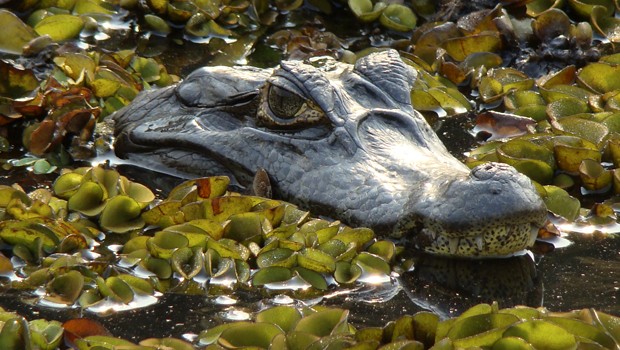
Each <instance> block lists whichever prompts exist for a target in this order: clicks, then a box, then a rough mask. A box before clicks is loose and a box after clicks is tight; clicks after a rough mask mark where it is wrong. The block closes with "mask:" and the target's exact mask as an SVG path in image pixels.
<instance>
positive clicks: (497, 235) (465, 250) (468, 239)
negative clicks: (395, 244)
mask: <svg viewBox="0 0 620 350" xmlns="http://www.w3.org/2000/svg"><path fill="white" fill-rule="evenodd" d="M540 227H541V224H540V223H538V222H537V223H534V222H532V223H527V222H525V223H516V224H506V225H496V226H492V225H488V226H486V227H481V228H472V229H469V230H467V231H460V232H458V234H457V233H452V232H445V231H442V230H441V228H440V227H439V226H438V225H433V224H428V223H427V225H425V226H424V228H422V229H421V230H420V233H419V234H417V235H416V236H415V237H414V244H415V245H416V246H417V248H419V249H421V250H423V251H425V252H427V253H431V254H436V255H444V256H452V257H455V256H456V257H467V258H476V257H480V258H484V257H502V256H508V255H512V254H514V253H515V252H519V251H522V250H524V249H526V248H528V247H531V246H532V245H533V244H534V242H535V241H536V237H537V236H538V230H539V228H540Z"/></svg>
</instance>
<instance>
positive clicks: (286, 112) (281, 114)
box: [267, 85, 306, 119]
mask: <svg viewBox="0 0 620 350" xmlns="http://www.w3.org/2000/svg"><path fill="white" fill-rule="evenodd" d="M268 89H269V91H268V92H267V103H268V104H269V109H270V110H271V112H273V114H274V115H275V116H276V117H278V118H282V119H292V118H295V115H296V114H297V112H299V110H300V109H301V108H302V107H303V105H304V103H305V102H306V100H305V99H304V98H303V97H301V96H299V95H297V94H294V93H292V92H290V91H288V90H285V89H282V88H279V87H277V86H275V85H270V86H269V88H268Z"/></svg>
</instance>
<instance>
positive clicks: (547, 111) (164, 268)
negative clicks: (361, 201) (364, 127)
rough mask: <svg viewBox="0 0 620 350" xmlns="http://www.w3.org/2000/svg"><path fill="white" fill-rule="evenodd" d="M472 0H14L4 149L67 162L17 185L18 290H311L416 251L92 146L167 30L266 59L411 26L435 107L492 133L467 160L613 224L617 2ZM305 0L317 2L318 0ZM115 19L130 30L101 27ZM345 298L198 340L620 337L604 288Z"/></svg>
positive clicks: (34, 342) (372, 39)
mask: <svg viewBox="0 0 620 350" xmlns="http://www.w3.org/2000/svg"><path fill="white" fill-rule="evenodd" d="M475 3H476V4H480V6H481V7H480V8H479V10H480V11H477V12H473V13H460V12H459V11H460V10H462V9H468V10H471V9H470V8H468V7H467V6H465V5H464V4H463V2H461V1H440V2H437V3H433V2H430V1H424V0H413V1H411V2H410V3H409V2H408V3H406V4H402V5H401V4H395V3H391V2H382V1H370V0H349V1H348V2H344V1H328V0H308V1H306V2H304V1H301V0H278V1H266V0H256V1H245V0H232V1H231V0H185V1H181V0H144V1H138V0H133V1H132V0H28V1H10V0H8V1H7V0H5V1H0V4H1V5H2V6H3V7H4V8H2V9H0V23H3V24H4V26H5V31H4V32H3V34H2V36H1V37H0V51H1V52H3V53H4V54H2V59H1V60H0V151H2V152H3V157H4V158H7V157H9V156H8V155H10V157H14V159H4V160H3V163H2V166H3V168H4V169H5V170H6V171H7V172H20V171H21V172H30V173H35V174H46V173H52V174H54V175H53V176H54V177H53V180H49V179H50V178H46V179H48V180H45V179H44V178H40V181H41V183H37V184H36V185H34V186H32V185H29V186H26V187H27V189H26V190H25V189H24V188H22V186H20V184H19V183H16V184H13V185H12V186H5V185H3V186H0V220H1V221H0V240H1V243H2V246H1V248H2V252H3V253H5V255H0V273H1V274H2V276H3V277H1V279H0V285H2V288H3V290H12V291H20V292H22V293H24V294H26V295H31V296H36V300H37V301H36V303H38V304H39V305H46V306H55V307H66V308H79V309H80V310H86V311H89V312H93V313H95V314H105V313H108V312H111V311H110V310H124V309H131V308H137V307H142V306H146V305H149V304H152V303H156V302H157V300H158V298H159V297H160V296H161V295H162V293H166V292H168V293H170V292H174V293H187V294H200V295H209V296H217V295H228V294H230V293H233V292H235V291H240V290H243V291H247V292H248V293H255V294H257V295H260V296H265V297H270V296H273V295H276V294H280V293H285V294H288V295H290V296H292V297H294V298H298V299H302V300H307V299H310V298H314V297H319V296H324V295H326V294H328V293H332V292H335V291H337V290H340V291H343V290H344V291H346V290H347V289H354V288H358V287H359V286H360V285H364V284H373V283H384V284H390V283H392V281H393V280H394V279H395V278H397V277H398V274H399V273H402V272H404V271H407V270H409V269H411V268H412V266H414V265H415V261H414V260H412V259H409V258H407V257H405V256H404V255H403V254H402V253H403V250H404V249H403V248H402V247H400V246H398V245H397V244H395V243H394V242H392V241H388V240H379V239H377V238H376V237H375V235H374V233H373V232H372V231H371V230H369V229H365V228H350V227H346V226H344V225H341V224H340V223H339V222H330V221H327V220H323V219H319V218H312V217H311V214H310V213H308V212H305V211H302V210H300V209H298V208H296V207H295V206H293V205H291V204H288V203H285V202H282V201H277V200H272V199H266V198H261V197H256V196H249V195H241V194H238V193H235V192H232V191H230V190H229V189H228V179H227V178H225V177H213V178H204V179H195V180H191V181H187V182H184V183H183V184H181V185H179V186H177V187H175V188H174V189H173V190H172V191H171V192H170V193H169V194H168V196H167V198H165V199H164V198H163V197H162V196H158V195H156V194H154V193H153V192H154V190H155V189H153V190H151V189H149V188H147V187H146V186H144V185H142V184H140V183H138V182H135V181H131V180H129V179H128V178H126V177H125V176H122V175H121V174H119V172H117V171H116V170H113V169H110V168H109V167H107V166H94V167H91V166H88V167H84V166H82V164H80V165H78V163H76V161H79V160H89V159H92V158H93V157H95V156H98V155H103V154H105V153H106V152H109V151H110V142H111V132H110V130H109V125H107V124H106V123H105V122H103V121H104V118H105V117H106V116H108V115H110V114H111V113H113V112H114V111H116V110H119V109H120V108H122V107H124V106H126V105H127V104H129V103H130V102H131V100H132V99H133V98H134V97H135V96H136V95H137V94H138V93H139V92H140V91H141V90H143V89H149V88H152V87H157V86H166V85H169V84H172V83H174V82H177V81H178V80H179V79H180V78H179V76H177V75H181V74H180V73H179V71H178V67H171V66H166V65H165V63H164V62H163V60H162V59H161V58H160V57H158V53H161V49H160V48H159V47H158V45H160V43H161V40H165V42H166V43H167V45H171V46H174V45H176V46H174V47H175V48H176V49H179V50H182V49H183V48H184V47H185V46H183V45H186V46H187V45H189V43H191V42H195V43H199V44H200V45H204V46H205V47H207V48H208V49H207V50H208V51H209V52H210V53H214V57H216V56H218V55H219V56H224V57H226V59H227V61H226V62H227V63H234V62H243V61H244V60H245V59H246V58H248V56H249V55H250V53H251V52H252V50H254V53H252V56H255V57H254V59H255V61H256V62H268V63H267V64H271V65H273V64H275V63H276V62H275V61H277V59H279V57H280V56H281V55H285V56H289V57H295V58H304V57H308V56H314V55H325V54H328V55H332V56H335V57H336V58H338V59H341V60H345V61H349V62H351V61H354V60H355V59H356V58H358V57H361V56H362V55H364V54H367V53H368V52H370V51H372V50H378V49H381V48H383V47H393V48H397V49H399V50H400V52H401V56H402V57H403V58H404V59H405V61H406V62H407V63H408V64H409V65H411V66H413V67H414V68H416V69H417V70H418V72H419V76H418V80H417V81H416V83H415V86H414V87H413V89H412V91H411V98H412V101H413V105H414V107H415V108H416V109H417V110H419V111H421V112H422V113H424V114H425V115H426V116H428V118H429V119H431V120H434V119H444V118H468V120H470V122H471V126H472V128H473V133H475V134H476V139H477V141H478V142H479V144H480V146H479V147H478V148H475V149H473V150H471V151H470V152H469V153H468V154H467V155H466V157H465V158H466V159H465V161H466V163H467V164H468V165H470V166H475V165H477V164H479V163H480V162H485V161H501V162H505V163H508V164H511V165H513V166H514V167H515V168H517V169H518V170H519V171H521V172H523V173H525V174H526V175H528V176H530V178H532V179H533V180H534V181H536V182H537V183H538V184H539V185H540V186H539V187H538V188H539V191H540V193H541V196H543V198H544V199H545V202H546V204H547V206H548V208H549V210H550V211H551V212H552V213H553V214H554V215H555V218H556V220H555V221H556V223H563V222H570V223H577V224H579V223H584V224H586V225H591V224H596V225H600V226H598V227H602V230H605V227H607V226H613V225H615V224H616V222H617V214H616V208H617V199H616V195H617V194H620V170H618V169H619V168H620V98H619V96H620V95H619V93H620V74H619V73H620V72H618V69H620V68H619V64H620V56H619V55H620V53H619V52H620V51H619V50H618V48H617V45H618V43H619V42H620V37H618V33H620V30H619V29H620V20H618V19H617V18H616V16H617V13H618V11H620V3H618V1H612V0H589V1H583V0H566V1H562V0H557V1H548V0H533V1H501V2H500V3H499V4H497V6H495V5H496V4H495V3H496V2H494V1H491V2H488V3H489V4H490V5H492V6H488V8H485V7H484V5H485V2H484V1H480V2H475ZM308 13H310V14H312V17H314V16H317V18H314V19H312V20H300V19H299V18H300V17H304V16H306V15H307V14H308ZM334 13H337V14H338V15H343V14H344V15H347V16H348V17H350V18H348V19H347V21H355V23H356V24H355V26H354V27H355V28H356V30H355V31H354V32H351V31H350V30H349V31H343V33H342V37H340V34H338V33H336V34H334V33H332V32H330V31H329V30H331V28H333V27H336V24H334V23H329V19H328V20H325V21H323V20H321V19H318V16H326V17H327V18H329V16H330V15H331V14H334ZM455 18H460V19H459V20H458V21H451V20H452V19H455ZM346 23H353V22H346ZM345 25H346V24H345ZM112 38H114V39H112ZM134 39H135V43H133V41H134ZM108 41H115V42H116V43H119V42H121V43H123V44H120V45H116V46H115V45H111V46H114V48H113V49H110V48H103V47H105V46H106V42H108ZM126 41H128V42H132V43H131V44H129V45H126V44H125V43H124V42H126ZM261 55H262V56H261ZM219 56H218V57H219ZM213 60H214V61H216V62H219V61H217V60H216V59H215V58H214V59H213ZM200 62H202V61H200ZM192 63H195V61H194V62H192ZM178 64H179V65H182V63H180V62H178ZM170 72H174V74H173V73H170ZM22 150H24V152H27V155H26V156H24V155H23V153H24V152H22ZM7 154H8V155H7ZM15 154H18V156H15ZM20 167H27V170H26V169H19V168H20ZM46 181H47V182H46ZM7 185H8V184H7ZM591 202H598V203H597V204H595V205H594V206H592V207H591V208H590V204H589V203H591ZM586 203H588V204H586ZM584 207H587V208H584ZM551 231H552V230H551ZM347 317H348V311H346V310H343V309H334V308H327V307H322V306H316V307H314V308H310V307H306V306H304V307H299V308H295V307H292V306H277V307H274V308H266V309H264V310H261V311H260V312H257V313H256V314H254V315H252V319H253V320H254V321H255V322H250V321H244V322H238V323H231V324H223V325H221V326H217V327H215V328H212V329H209V330H205V331H204V332H203V333H201V334H200V335H198V336H197V337H196V338H195V339H192V340H195V342H194V345H196V346H201V347H208V348H218V349H221V348H236V347H264V348H267V347H270V346H271V347H274V348H275V347H281V348H300V349H307V348H326V347H329V348H332V347H333V348H344V347H358V348H361V349H376V348H378V347H382V348H386V349H387V348H401V347H407V348H413V349H424V348H431V347H432V348H434V349H453V348H465V347H475V346H478V347H484V348H493V349H508V348H510V349H530V348H558V349H564V348H575V347H579V348H593V349H599V348H618V346H619V345H618V343H619V342H620V329H619V328H618V326H617V325H618V323H619V322H620V321H619V320H618V318H616V317H613V316H610V315H607V314H604V313H601V312H597V311H594V310H582V311H576V312H572V313H566V314H557V313H550V312H548V311H546V310H543V309H532V308H520V307H518V308H511V309H502V310H499V309H498V307H497V305H479V306H476V307H474V308H472V309H470V310H468V311H466V312H465V313H464V314H463V315H461V316H459V317H457V318H451V319H447V320H440V319H439V318H438V316H437V315H435V314H432V313H429V312H422V313H418V314H415V315H413V316H403V317H401V318H398V319H397V320H395V321H392V322H389V323H388V324H386V325H385V326H384V327H382V328H380V327H376V328H359V329H357V327H354V326H353V325H352V324H351V323H349V322H348V320H347ZM0 326H1V327H2V328H1V330H0V345H1V346H0V347H2V348H3V349H4V348H7V349H9V348H14V349H18V348H33V349H38V348H41V349H54V348H57V347H59V346H60V345H59V344H60V342H61V341H62V338H63V337H64V341H65V343H67V344H72V345H71V346H74V347H77V348H79V349H112V348H115V347H117V348H124V349H134V348H135V349H146V348H157V347H158V346H159V347H169V348H173V349H190V348H193V345H190V343H188V342H185V341H181V340H174V339H149V340H145V341H144V342H142V343H140V345H135V344H132V343H130V342H127V341H124V340H119V339H115V338H112V337H111V336H109V334H108V333H107V331H105V329H101V328H99V327H100V326H96V325H91V324H90V323H88V321H84V320H70V321H67V322H65V323H64V324H61V323H60V322H57V321H45V320H32V321H30V322H27V321H26V320H25V318H23V317H22V316H20V315H18V314H16V313H13V312H8V311H6V312H0ZM93 329H94V330H93ZM86 330H88V331H86ZM91 330H92V333H89V332H90V331H91ZM63 334H64V335H63ZM551 334H552V336H550V335H551Z"/></svg>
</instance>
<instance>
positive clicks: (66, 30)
mask: <svg viewBox="0 0 620 350" xmlns="http://www.w3.org/2000/svg"><path fill="white" fill-rule="evenodd" d="M83 27H84V21H83V20H82V19H81V18H80V17H78V16H73V15H54V16H50V17H46V18H44V19H43V20H41V21H40V22H39V23H37V25H36V26H35V27H34V30H35V31H36V32H37V33H38V34H39V35H49V36H50V37H51V38H52V39H53V40H54V41H64V40H69V39H73V38H75V37H77V36H78V34H80V32H81V31H82V28H83Z"/></svg>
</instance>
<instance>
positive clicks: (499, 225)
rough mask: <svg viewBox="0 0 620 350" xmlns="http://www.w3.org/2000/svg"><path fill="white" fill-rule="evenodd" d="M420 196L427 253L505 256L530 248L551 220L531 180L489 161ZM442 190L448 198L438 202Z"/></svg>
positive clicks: (420, 238) (417, 204)
mask: <svg viewBox="0 0 620 350" xmlns="http://www.w3.org/2000/svg"><path fill="white" fill-rule="evenodd" d="M429 190H430V192H431V193H434V194H431V195H430V196H427V197H426V198H425V199H421V200H419V201H414V204H413V207H414V210H413V211H414V212H416V214H417V218H418V221H417V231H418V232H419V233H418V235H417V236H416V237H415V238H414V241H415V243H416V244H417V245H418V246H419V247H420V248H422V249H424V250H425V251H427V252H431V253H436V254H440V255H450V256H454V255H457V256H469V257H485V256H503V255H509V254H512V253H514V252H516V251H519V250H523V249H525V248H527V247H530V246H531V245H532V244H533V243H534V241H535V240H536V236H537V234H538V229H539V228H540V227H541V226H542V225H543V224H544V223H545V221H546V219H547V210H546V207H545V204H544V202H543V201H542V199H541V198H540V196H539V195H538V192H537V191H536V188H535V187H534V185H533V184H532V182H531V180H530V179H529V178H528V177H526V176H525V175H523V174H521V173H519V172H518V171H517V170H515V169H514V168H513V167H511V166H509V165H506V164H501V163H493V162H492V163H486V164H482V165H478V166H477V167H475V168H473V169H472V170H471V171H470V172H469V174H468V175H467V176H464V177H462V178H460V179H456V180H453V181H452V182H451V183H450V184H447V186H446V187H445V189H439V188H433V189H430V188H429ZM437 194H439V196H440V198H443V201H437V198H436V197H435V196H436V195H437Z"/></svg>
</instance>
